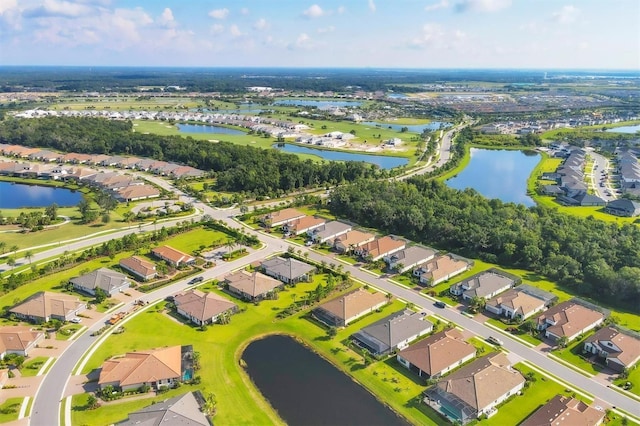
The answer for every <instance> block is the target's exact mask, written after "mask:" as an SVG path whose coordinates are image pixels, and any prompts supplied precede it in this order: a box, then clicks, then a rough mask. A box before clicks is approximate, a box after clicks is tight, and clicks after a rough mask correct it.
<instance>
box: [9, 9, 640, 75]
mask: <svg viewBox="0 0 640 426" xmlns="http://www.w3.org/2000/svg"><path fill="white" fill-rule="evenodd" d="M0 64H2V65H94V66H97V65H128V66H138V65H141V66H142V65H144V66H208V67H229V66H251V67H260V66H276V67H394V68H601V69H602V68H604V69H635V70H638V69H640V1H638V0H573V1H564V0H312V1H306V0H188V1H187V0H126V1H124V0H0Z"/></svg>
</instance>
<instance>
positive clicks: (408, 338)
mask: <svg viewBox="0 0 640 426" xmlns="http://www.w3.org/2000/svg"><path fill="white" fill-rule="evenodd" d="M423 318H424V314H421V313H418V312H414V311H412V310H409V309H405V310H403V311H398V312H394V313H393V314H391V315H389V316H387V317H385V318H383V319H381V320H380V321H376V322H374V323H373V324H371V325H370V326H368V327H365V328H363V329H362V330H360V331H358V332H356V333H354V334H352V335H351V340H352V341H353V342H354V343H355V344H356V345H358V346H360V347H361V348H363V349H365V350H367V351H369V352H371V354H373V355H374V356H382V355H388V354H390V353H391V352H392V351H394V350H396V349H404V348H406V347H407V346H408V345H409V343H410V342H412V341H414V340H415V339H417V338H418V337H420V336H423V335H425V334H427V333H429V332H430V331H431V330H433V324H432V323H431V322H429V321H427V320H425V319H423Z"/></svg>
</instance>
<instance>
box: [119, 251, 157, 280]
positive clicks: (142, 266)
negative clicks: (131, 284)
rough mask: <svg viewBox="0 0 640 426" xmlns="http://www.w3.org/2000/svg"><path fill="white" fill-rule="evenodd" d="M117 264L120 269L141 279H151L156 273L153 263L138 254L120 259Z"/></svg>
mask: <svg viewBox="0 0 640 426" xmlns="http://www.w3.org/2000/svg"><path fill="white" fill-rule="evenodd" d="M118 264H119V265H120V267H121V268H122V269H124V270H125V271H128V272H130V273H132V274H133V275H134V276H136V277H137V278H138V279H141V280H143V281H146V280H150V279H153V278H155V277H156V275H157V274H158V272H157V271H156V265H155V264H154V263H152V262H149V261H147V260H144V259H143V258H141V257H138V256H131V257H125V258H124V259H120V262H119V263H118Z"/></svg>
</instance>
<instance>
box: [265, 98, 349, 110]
mask: <svg viewBox="0 0 640 426" xmlns="http://www.w3.org/2000/svg"><path fill="white" fill-rule="evenodd" d="M273 104H274V105H286V106H308V107H318V108H329V107H340V108H344V107H359V106H360V105H362V102H357V101H311V100H304V99H281V100H279V101H275V102H274V103H273Z"/></svg>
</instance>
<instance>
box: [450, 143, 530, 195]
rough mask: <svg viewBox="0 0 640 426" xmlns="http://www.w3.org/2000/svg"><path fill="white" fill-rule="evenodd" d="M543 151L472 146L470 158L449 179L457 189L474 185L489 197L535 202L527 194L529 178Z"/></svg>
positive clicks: (473, 186) (451, 184) (452, 186)
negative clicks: (465, 164)
mask: <svg viewBox="0 0 640 426" xmlns="http://www.w3.org/2000/svg"><path fill="white" fill-rule="evenodd" d="M539 161H540V154H538V153H532V152H529V153H527V154H525V153H524V152H523V151H507V150H494V149H477V148H471V160H470V161H469V164H468V165H467V167H465V168H464V170H462V172H460V173H459V174H458V175H457V176H456V177H453V178H451V179H449V180H447V182H446V183H447V185H449V186H450V187H451V188H454V189H465V188H473V189H475V190H476V191H478V192H479V193H480V194H482V195H484V196H485V197H487V198H498V199H500V200H502V201H504V202H507V203H508V202H511V203H519V204H524V205H525V206H527V207H531V206H534V205H535V202H534V201H533V199H532V198H531V197H529V196H528V195H527V179H528V178H529V175H530V174H531V172H532V171H533V168H534V167H535V166H536V165H537V164H538V162H539Z"/></svg>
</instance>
